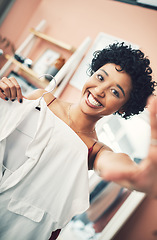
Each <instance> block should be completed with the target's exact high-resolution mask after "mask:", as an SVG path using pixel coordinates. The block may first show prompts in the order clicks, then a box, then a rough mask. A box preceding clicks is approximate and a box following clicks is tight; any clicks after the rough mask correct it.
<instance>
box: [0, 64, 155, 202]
mask: <svg viewBox="0 0 157 240" xmlns="http://www.w3.org/2000/svg"><path fill="white" fill-rule="evenodd" d="M119 69H120V66H117V65H115V64H113V63H109V64H106V65H104V66H102V67H101V68H100V69H98V71H96V72H95V73H94V74H93V75H92V76H91V77H90V78H89V79H88V80H87V82H86V83H85V85H84V87H83V89H82V95H81V99H80V102H79V103H78V104H70V103H66V102H63V101H61V100H60V99H56V100H55V101H54V102H53V103H52V104H50V105H49V109H50V110H51V111H53V113H54V114H55V115H56V116H58V117H59V118H60V119H62V120H63V121H64V122H65V123H66V124H68V125H69V124H70V127H71V128H72V129H73V130H74V131H75V132H76V133H77V134H78V136H79V137H80V138H81V139H82V141H83V142H84V143H85V144H86V146H87V147H88V148H90V147H91V146H92V145H93V143H94V142H95V141H98V138H97V135H96V132H95V131H94V132H92V131H93V130H94V128H95V124H96V122H97V121H98V120H99V119H101V118H102V117H104V116H108V115H110V114H113V113H114V112H116V111H119V112H123V111H125V109H124V107H123V106H124V105H125V103H126V102H127V101H128V100H129V97H130V93H131V90H132V82H131V78H130V76H129V75H128V74H127V73H126V72H124V71H118V70H119ZM0 89H1V91H0V97H1V98H2V99H4V100H6V97H7V98H8V99H10V100H14V99H16V98H17V100H18V101H19V102H21V100H22V99H23V96H22V93H21V89H20V87H19V85H18V83H17V82H16V80H15V79H14V78H10V79H7V78H3V79H2V80H1V81H0ZM44 92H45V90H41V89H38V90H36V91H35V92H33V94H31V95H30V96H29V97H28V99H31V100H33V99H37V98H39V97H40V96H42V94H43V93H44ZM53 98H54V96H53V95H52V94H51V93H48V94H46V95H45V96H44V99H45V101H46V103H47V104H48V103H49V102H50V101H51V100H52V99H53ZM20 99H21V100H20ZM149 105H150V107H149V110H150V124H151V137H152V138H153V139H157V117H156V116H157V99H156V98H155V97H151V98H150V99H149ZM69 116H70V120H69ZM78 131H81V132H79V133H78ZM102 146H103V147H102ZM100 147H102V148H101V150H100V151H99V149H100ZM98 151H99V153H98V154H97V156H96V158H95V154H96V153H97V152H98ZM156 156H157V146H155V145H150V148H149V152H148V156H147V157H146V158H145V159H144V160H143V161H142V162H141V163H140V164H139V165H137V164H135V163H134V162H133V161H132V160H131V159H130V157H129V156H128V155H126V154H123V153H114V152H113V151H112V149H110V148H109V147H107V146H106V145H104V144H103V143H100V142H99V141H98V142H97V144H96V145H95V146H94V149H93V152H92V155H91V157H90V160H91V161H92V160H93V159H94V158H95V162H94V169H95V170H96V171H99V173H100V176H101V177H102V178H104V179H105V180H109V181H115V182H117V183H119V184H121V185H122V186H124V187H127V188H129V189H135V190H138V191H143V192H146V193H147V194H149V195H150V196H153V197H157V186H156V181H157V158H156Z"/></svg>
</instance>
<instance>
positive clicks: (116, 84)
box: [116, 84, 125, 97]
mask: <svg viewBox="0 0 157 240" xmlns="http://www.w3.org/2000/svg"><path fill="white" fill-rule="evenodd" d="M116 85H117V87H118V88H119V89H120V90H121V91H122V93H123V95H124V97H125V92H124V90H123V88H122V87H121V86H120V85H119V84H116Z"/></svg>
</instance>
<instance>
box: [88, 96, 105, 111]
mask: <svg viewBox="0 0 157 240" xmlns="http://www.w3.org/2000/svg"><path fill="white" fill-rule="evenodd" d="M87 105H89V106H90V107H92V108H100V107H103V105H102V104H101V103H100V102H99V101H98V100H97V99H96V98H95V97H94V96H93V95H92V94H91V93H90V92H89V93H88V95H87Z"/></svg>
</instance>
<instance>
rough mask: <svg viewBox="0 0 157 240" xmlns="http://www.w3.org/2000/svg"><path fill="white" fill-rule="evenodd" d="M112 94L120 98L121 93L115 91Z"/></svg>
mask: <svg viewBox="0 0 157 240" xmlns="http://www.w3.org/2000/svg"><path fill="white" fill-rule="evenodd" d="M112 93H113V94H114V95H115V96H116V97H118V98H119V92H118V91H117V90H115V89H113V90H112Z"/></svg>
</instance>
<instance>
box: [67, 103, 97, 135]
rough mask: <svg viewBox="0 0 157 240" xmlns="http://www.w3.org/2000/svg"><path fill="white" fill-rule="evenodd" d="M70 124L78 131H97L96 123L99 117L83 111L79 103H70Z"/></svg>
mask: <svg viewBox="0 0 157 240" xmlns="http://www.w3.org/2000/svg"><path fill="white" fill-rule="evenodd" d="M68 119H69V126H70V127H71V128H73V130H75V131H78V132H89V133H92V132H94V131H95V124H96V122H97V119H94V118H92V117H91V116H89V115H86V114H85V113H83V112H82V110H81V109H80V107H79V105H77V104H70V105H69V109H68Z"/></svg>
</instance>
